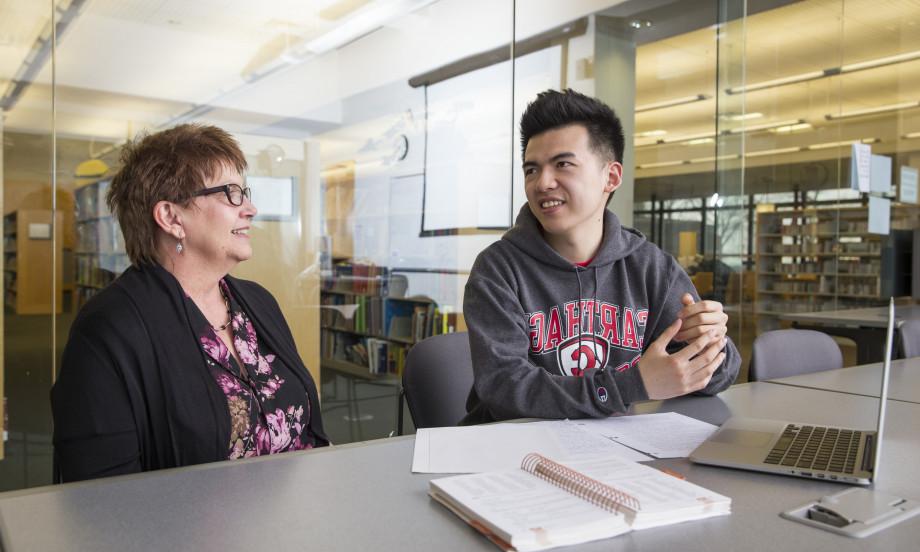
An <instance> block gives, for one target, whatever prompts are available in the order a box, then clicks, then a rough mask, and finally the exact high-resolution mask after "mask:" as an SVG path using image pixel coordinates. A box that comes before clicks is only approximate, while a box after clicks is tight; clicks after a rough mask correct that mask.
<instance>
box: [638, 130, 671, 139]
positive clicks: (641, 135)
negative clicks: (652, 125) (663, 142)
mask: <svg viewBox="0 0 920 552" xmlns="http://www.w3.org/2000/svg"><path fill="white" fill-rule="evenodd" d="M667 133H668V131H667V130H661V129H656V130H646V131H645V132H640V133H638V134H636V137H637V138H651V137H652V136H664V135H665V134H667Z"/></svg>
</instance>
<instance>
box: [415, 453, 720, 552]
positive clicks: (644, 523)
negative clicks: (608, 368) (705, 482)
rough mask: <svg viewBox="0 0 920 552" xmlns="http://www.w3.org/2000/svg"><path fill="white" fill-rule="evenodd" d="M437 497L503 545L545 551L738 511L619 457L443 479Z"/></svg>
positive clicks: (532, 459) (539, 459)
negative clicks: (733, 510) (732, 510)
mask: <svg viewBox="0 0 920 552" xmlns="http://www.w3.org/2000/svg"><path fill="white" fill-rule="evenodd" d="M428 493H429V495H430V496H431V497H432V498H433V499H434V500H436V501H438V502H440V503H441V504H443V505H444V506H446V507H447V508H448V509H449V510H450V511H452V512H454V513H455V514H457V515H458V516H459V517H460V518H461V519H463V520H464V521H466V522H467V523H468V524H469V525H470V526H472V527H473V528H474V529H476V530H478V531H479V532H480V533H482V534H483V535H484V536H486V538H488V539H489V540H491V541H492V542H493V543H495V544H496V545H497V546H498V547H499V548H501V549H503V550H518V551H526V550H544V549H547V548H554V547H556V546H566V545H572V544H578V543H583V542H588V541H593V540H599V539H604V538H610V537H615V536H617V535H620V534H623V533H627V532H629V531H634V530H641V529H648V528H651V527H658V526H662V525H670V524H673V523H681V522H685V521H691V520H697V519H703V518H708V517H713V516H720V515H727V514H730V513H731V499H730V498H728V497H726V496H723V495H720V494H717V493H714V492H712V491H709V490H707V489H704V488H702V487H699V486H697V485H694V484H693V483H690V482H687V481H684V480H683V479H680V478H678V477H675V476H673V475H668V474H666V473H664V472H662V471H660V470H657V469H655V468H652V467H649V466H644V465H642V464H638V463H636V462H631V461H629V460H624V459H621V458H618V457H616V456H611V455H605V456H602V457H600V456H581V457H576V458H571V459H569V460H567V461H566V462H565V464H564V465H563V464H561V463H558V462H554V461H553V460H550V459H548V458H546V457H544V456H542V455H539V454H528V455H527V456H526V457H524V459H523V461H522V462H521V467H520V469H516V470H506V471H496V472H486V473H476V474H469V475H457V476H453V477H446V478H442V479H435V480H433V481H431V482H430V484H429V491H428Z"/></svg>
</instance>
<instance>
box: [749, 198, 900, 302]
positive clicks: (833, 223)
mask: <svg viewBox="0 0 920 552" xmlns="http://www.w3.org/2000/svg"><path fill="white" fill-rule="evenodd" d="M917 213H918V210H917V208H916V207H909V206H906V205H896V206H893V207H892V211H891V228H892V229H910V228H913V227H915V226H916V225H917V224H916V219H917ZM868 224H869V223H868V210H867V208H866V207H852V208H849V207H847V208H828V209H818V208H815V209H792V210H784V211H772V212H759V213H758V214H757V234H756V235H757V252H756V266H757V271H756V288H755V300H754V305H755V314H757V315H758V316H759V317H776V316H778V315H780V314H789V313H795V312H814V311H823V310H839V309H850V308H861V307H871V306H877V305H881V304H883V303H884V297H883V289H882V273H883V267H882V264H883V248H884V247H885V243H886V240H887V239H888V237H887V236H884V235H879V234H871V233H869V231H868Z"/></svg>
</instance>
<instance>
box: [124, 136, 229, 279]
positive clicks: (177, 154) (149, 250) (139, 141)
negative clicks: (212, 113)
mask: <svg viewBox="0 0 920 552" xmlns="http://www.w3.org/2000/svg"><path fill="white" fill-rule="evenodd" d="M225 166H226V167H232V168H234V169H236V170H237V171H238V172H239V173H240V174H243V173H244V172H245V171H246V158H245V157H244V156H243V152H242V151H241V150H240V146H239V143H238V142H237V141H236V139H234V138H233V136H231V135H230V134H229V133H228V132H227V131H225V130H223V129H220V128H217V127H216V126H210V125H202V124H182V125H178V126H175V127H173V128H170V129H167V130H163V131H161V132H157V133H155V134H146V133H145V134H141V135H139V136H137V138H135V139H134V140H133V141H131V142H128V143H127V144H125V145H124V146H123V147H122V150H121V168H120V169H119V170H118V173H117V174H116V175H115V177H114V178H113V179H112V186H111V187H110V188H109V191H108V194H107V195H106V203H108V205H109V209H110V210H111V211H112V214H113V215H115V216H116V217H117V218H118V224H119V225H120V226H121V230H122V233H123V234H124V236H125V248H126V250H127V253H128V257H129V258H130V259H131V262H132V263H133V264H134V265H135V266H138V265H140V264H143V263H153V262H155V261H156V250H157V223H156V221H155V220H154V219H153V208H154V206H155V205H156V204H157V202H159V201H171V202H173V203H177V204H179V205H188V204H189V203H190V202H191V200H192V194H194V193H195V191H197V190H199V189H201V188H204V187H205V184H206V182H208V181H209V180H211V179H213V178H214V177H215V176H217V175H218V174H220V172H221V170H222V169H223V167H225Z"/></svg>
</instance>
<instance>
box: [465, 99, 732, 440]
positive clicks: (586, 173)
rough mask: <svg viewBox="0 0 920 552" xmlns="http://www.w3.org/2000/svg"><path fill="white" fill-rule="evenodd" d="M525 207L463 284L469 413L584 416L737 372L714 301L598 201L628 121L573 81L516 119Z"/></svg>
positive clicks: (702, 388)
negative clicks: (471, 382) (469, 356)
mask: <svg viewBox="0 0 920 552" xmlns="http://www.w3.org/2000/svg"><path fill="white" fill-rule="evenodd" d="M521 142H522V146H523V150H524V165H523V168H524V182H525V184H524V185H525V191H526V194H527V205H524V207H523V208H522V209H521V211H520V213H519V214H518V217H517V221H516V222H515V225H514V227H513V228H511V230H509V231H508V232H507V233H506V234H505V235H504V236H503V237H502V239H501V240H499V241H498V242H496V243H494V244H492V245H491V246H489V247H488V248H487V249H486V250H485V251H483V252H482V253H481V254H480V255H479V257H478V258H477V259H476V262H475V263H474V264H473V270H472V273H471V274H470V278H469V281H468V282H467V285H466V294H465V298H464V305H463V311H464V314H465V316H466V320H467V325H468V326H469V332H470V347H471V349H472V355H473V370H474V372H475V383H474V385H473V390H472V391H471V393H470V397H469V399H468V400H467V411H468V413H467V416H466V418H464V420H463V423H466V424H475V423H482V422H488V421H493V420H504V419H509V418H522V417H536V418H585V417H603V416H609V415H611V414H614V413H617V412H624V411H626V410H627V409H628V408H629V405H630V404H631V403H633V402H635V401H641V400H646V399H667V398H670V397H676V396H680V395H685V394H687V393H693V392H698V393H703V394H715V393H718V392H719V391H722V390H723V389H725V388H727V387H728V386H729V385H731V384H732V382H733V381H734V380H735V377H736V376H737V375H738V367H739V365H740V363H741V359H740V357H739V355H738V351H737V349H736V348H735V346H734V345H733V344H732V342H731V340H729V339H728V338H727V337H726V335H725V334H726V331H727V326H726V322H727V320H728V317H727V316H726V315H725V314H724V313H723V312H722V305H721V304H720V303H716V302H713V301H702V302H701V301H699V297H698V296H697V293H696V290H695V289H694V287H693V284H692V283H691V282H690V279H689V277H688V276H687V274H686V273H685V272H684V270H683V269H682V268H681V267H680V266H679V265H678V264H677V262H676V261H675V260H674V258H673V257H672V256H671V255H669V254H667V253H665V252H663V251H661V250H660V249H658V247H656V246H655V245H654V244H652V243H650V242H648V241H646V239H645V237H644V236H642V234H641V233H639V232H638V231H636V230H633V229H631V228H624V227H622V226H620V222H619V220H618V219H617V217H616V215H614V214H613V213H612V212H610V211H608V210H607V208H606V206H607V204H608V203H609V201H610V198H611V197H612V196H613V193H614V191H616V189H617V188H618V187H619V186H620V183H621V182H622V175H623V166H622V164H621V161H622V159H623V127H622V125H621V124H620V120H619V119H618V118H617V116H616V115H615V114H614V112H613V110H612V109H610V108H609V107H607V106H606V105H604V104H603V103H601V102H600V101H598V100H595V99H593V98H589V97H587V96H584V95H582V94H579V93H577V92H574V91H572V90H566V91H565V92H557V91H552V90H550V91H546V92H543V93H541V94H539V95H538V96H537V99H536V100H535V101H534V102H533V103H531V104H530V105H529V106H528V107H527V110H526V111H525V112H524V115H523V116H522V117H521Z"/></svg>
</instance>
